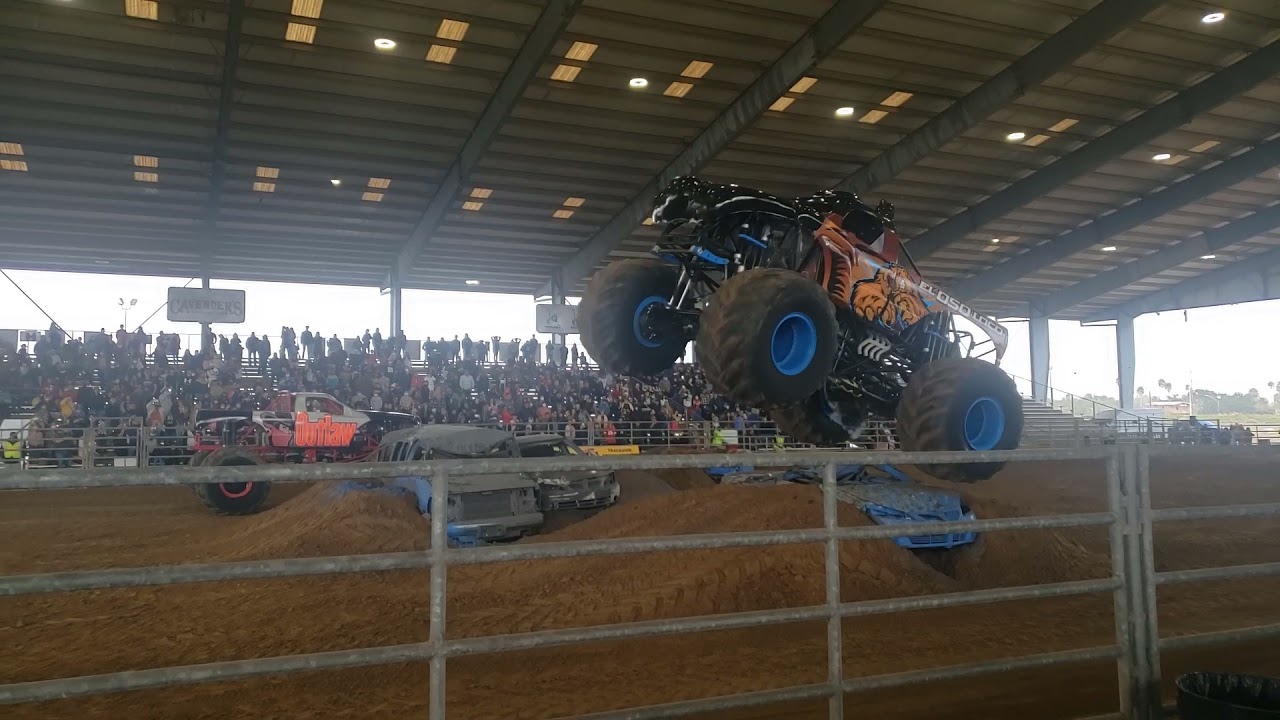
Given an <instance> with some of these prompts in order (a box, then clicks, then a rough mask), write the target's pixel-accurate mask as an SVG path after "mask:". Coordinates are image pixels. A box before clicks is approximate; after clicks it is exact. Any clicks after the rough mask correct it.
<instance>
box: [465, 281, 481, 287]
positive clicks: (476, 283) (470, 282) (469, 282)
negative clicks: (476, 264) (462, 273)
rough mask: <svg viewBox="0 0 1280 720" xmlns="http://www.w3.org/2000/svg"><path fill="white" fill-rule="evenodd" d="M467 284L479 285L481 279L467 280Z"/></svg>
mask: <svg viewBox="0 0 1280 720" xmlns="http://www.w3.org/2000/svg"><path fill="white" fill-rule="evenodd" d="M467 284H468V285H470V286H471V287H475V286H476V285H479V284H480V281H479V280H468V281H467Z"/></svg>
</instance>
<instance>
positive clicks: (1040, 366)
mask: <svg viewBox="0 0 1280 720" xmlns="http://www.w3.org/2000/svg"><path fill="white" fill-rule="evenodd" d="M1028 325H1029V326H1030V331H1029V333H1028V337H1029V339H1030V343H1031V397H1032V398H1034V399H1035V400H1037V401H1039V402H1042V403H1047V402H1048V401H1049V317H1048V316H1047V315H1045V314H1044V313H1042V312H1040V311H1038V310H1036V309H1035V308H1032V309H1031V318H1030V322H1029V323H1028Z"/></svg>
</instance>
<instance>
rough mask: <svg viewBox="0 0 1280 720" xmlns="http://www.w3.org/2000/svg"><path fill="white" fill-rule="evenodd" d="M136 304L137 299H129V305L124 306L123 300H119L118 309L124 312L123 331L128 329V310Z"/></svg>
mask: <svg viewBox="0 0 1280 720" xmlns="http://www.w3.org/2000/svg"><path fill="white" fill-rule="evenodd" d="M137 304H138V298H130V299H129V304H128V305H126V304H125V302H124V298H120V309H121V310H123V311H124V329H125V330H128V329H129V308H131V307H133V306H134V305H137Z"/></svg>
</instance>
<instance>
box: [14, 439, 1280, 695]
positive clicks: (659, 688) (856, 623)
mask: <svg viewBox="0 0 1280 720" xmlns="http://www.w3.org/2000/svg"><path fill="white" fill-rule="evenodd" d="M1152 480H1153V495H1154V502H1155V505H1156V506H1158V507H1175V506H1184V505H1204V504H1222V503H1234V502H1277V501H1280V456H1277V457H1276V458H1274V459H1261V458H1256V457H1255V458H1252V459H1247V460H1245V459H1237V460H1232V461H1230V462H1221V463H1215V462H1208V461H1190V460H1187V459H1185V458H1184V459H1179V460H1177V461H1176V462H1168V461H1159V460H1157V461H1154V462H1153V465H1152ZM622 482H623V500H624V502H623V503H622V504H621V505H620V506H619V507H616V508H613V509H610V510H608V511H605V512H601V513H598V514H594V515H593V516H590V517H585V514H584V516H578V517H574V518H572V519H573V520H577V521H578V522H573V523H569V522H568V521H566V520H564V519H558V520H556V521H555V526H557V527H559V529H557V530H554V531H552V532H550V533H548V534H545V535H543V536H541V537H540V538H537V539H535V540H534V541H535V542H545V541H553V540H581V539H594V538H612V537H626V536H644V535H674V534H687V533H704V532H724V531H745V530H764V529H783V528H801V527H817V526H819V525H820V524H821V517H822V502H821V495H820V492H819V491H818V489H817V488H813V487H804V486H782V487H730V486H725V487H721V486H715V485H712V484H710V483H709V482H704V481H702V480H701V479H699V478H695V477H693V476H691V475H689V474H688V473H680V474H675V475H673V476H672V477H670V478H664V477H661V476H658V475H650V474H644V473H629V474H626V475H625V476H624V477H622ZM949 487H952V488H955V487H956V486H949ZM959 489H960V490H962V491H963V493H964V494H965V495H966V496H967V498H968V500H969V502H970V504H971V506H972V507H973V508H974V510H975V511H976V512H977V514H978V515H979V516H980V517H984V518H990V517H1015V516H1026V515H1040V514H1053V513H1063V512H1073V511H1079V512H1089V511H1098V510H1103V509H1105V504H1106V501H1105V484H1104V479H1103V477H1102V466H1101V464H1100V463H1041V464H1025V465H1020V466H1016V467H1012V468H1009V469H1006V470H1005V471H1004V472H1003V473H1001V474H1000V475H998V476H997V477H996V478H994V479H992V480H990V481H988V482H985V483H981V484H979V485H976V486H969V487H963V488H959ZM272 502H273V507H272V508H271V509H269V510H268V511H266V512H264V513H262V514H259V515H257V516H254V517H249V518H218V517H213V516H210V515H208V514H206V513H205V511H204V510H203V508H202V507H201V506H200V504H199V503H198V502H197V501H196V500H195V498H194V497H193V496H192V494H191V493H190V492H189V491H188V490H186V489H183V488H142V489H108V490H97V491H86V490H66V491H50V492H10V493H4V494H0V573H3V574H16V573H36V572H52V571H61V570H74V569H88V568H96V567H106V566H111V567H127V566H141V565H151V564H161V563H182V562H197V561H227V560H247V559H256V558H277V557H306V556H318V555H331V554H348V553H361V552H384V551H399V550H410V549H415V548H423V547H424V546H425V545H426V537H427V532H428V527H427V523H426V522H425V521H424V520H423V518H421V517H419V516H418V515H417V514H416V513H415V512H414V510H413V508H412V507H411V506H410V505H409V504H408V503H407V502H405V501H404V499H403V498H397V497H393V496H390V495H387V494H383V493H379V492H341V488H339V487H336V486H334V485H326V486H316V487H311V488H297V487H294V486H289V487H284V486H277V487H276V488H275V492H274V496H273V500H272ZM841 520H842V523H843V524H845V525H859V524H865V523H866V522H868V521H867V520H866V519H865V518H864V517H863V516H862V515H861V514H860V513H858V512H857V511H856V510H855V509H853V508H851V507H847V508H842V512H841ZM1155 540H1156V551H1157V566H1158V569H1159V570H1169V569H1179V568H1195V567H1209V566H1218V565H1233V564H1245V563H1256V562H1268V561H1280V520H1277V519H1270V518H1268V519H1261V520H1259V519H1252V520H1231V521H1215V522H1194V523H1177V524H1162V525H1159V526H1157V534H1156V538H1155ZM841 570H842V584H843V588H842V592H843V597H844V599H845V600H846V601H850V600H857V599H873V598H887V597H895V596H909V595H924V594H931V593H939V592H949V591H958V590H967V589H976V588H987V587H997V586H1001V585H1006V586H1007V585H1022V584H1034V583H1046V582H1054V581H1060V580H1073V579H1087V578H1097V577H1104V576H1106V575H1107V574H1108V572H1109V560H1108V553H1107V545H1106V531H1105V529H1093V528H1090V529H1077V530H1068V531H1039V532H1019V533H1002V534H991V535H989V536H986V537H983V538H982V539H981V540H980V541H979V543H977V544H976V545H974V546H970V547H968V548H964V549H962V550H958V551H954V552H953V553H952V554H950V555H949V556H948V557H946V558H938V557H931V558H920V557H917V556H916V555H914V554H912V553H911V552H909V551H906V550H902V549H900V548H898V547H897V546H896V545H894V544H893V543H892V542H890V541H870V542H860V543H852V542H851V543H847V544H846V545H845V546H844V547H843V548H842V550H841ZM448 583H449V588H450V594H449V605H448V625H447V627H448V633H449V636H450V637H454V638H457V637H475V636H484V635H493V634H500V633H510V632H525V631H530V630H543V629H550V628H566V627H581V626H590V625H598V624H604V623H612V622H620V621H623V622H625V621H635V620H652V619H658V618H674V617H685V616H696V615H706V614H712V613H725V612H735V611H747V610H761V609H767V608H780V607H788V606H803V605H815V604H820V603H822V602H823V599H824V591H823V577H822V549H821V547H820V546H817V545H808V546H787V547H774V548H766V549H750V548H743V549H725V550H714V551H689V552H681V553H664V554H650V555H636V556H627V557H621V558H619V557H598V558H587V559H580V560H554V561H539V562H532V563H530V562H525V563H504V564H495V565H487V566H471V567H463V568H455V569H452V570H450V571H449V575H448ZM428 586H429V576H428V573H426V572H420V571H419V572H407V571H406V572H396V573H382V574H369V575H355V576H334V577H312V578H299V579H288V580H278V581H277V580H253V581H244V582H233V583H219V584H196V585H182V586H170V587H158V588H136V589H120V590H102V591H85V592H77V593H65V594H58V595H34V596H25V597H16V598H0V648H3V652H0V682H21V681H30V680H40V679H48V678H57V677H66V676H73V675H87V674H94V673H104V672H113V671H120V670H129V669H141V668H149V667H157V666H164V665H177V664H190V663H202V662H210V661H216V660H231V659H244V658H253V657H265V656H273V655H283V654H290V653H298V652H308V651H324V650H339V649H347V648H357V647H368V646H374V645H382V644H393V643H405V642H418V641H424V640H426V639H427V600H426V592H427V588H428ZM1277 598H1280V578H1271V579H1262V580H1250V581H1237V582H1230V583H1218V584H1214V585H1184V586H1171V587H1167V588H1164V589H1162V590H1161V591H1160V594H1159V601H1160V618H1159V623H1160V630H1161V634H1162V635H1164V636H1171V635H1181V634H1187V633H1198V632H1206V631H1212V630H1222V629H1228V628H1235V627H1245V626H1250V625H1259V624H1264V623H1274V622H1277V621H1280V602H1278V601H1277ZM1113 628H1114V626H1113V621H1112V600H1111V597H1110V596H1109V595H1099V596H1089V597H1079V598H1069V599H1058V600H1049V601H1029V602H1018V603H1005V604H999V605H988V606H978V607H969V608H952V609H946V610H937V611H927V612H915V613H910V614H902V615H886V616H875V617H869V618H858V619H853V620H849V621H847V622H846V623H845V625H844V658H845V667H846V674H847V676H848V677H859V676H866V675H874V674H881V673H887V672H897V671H904V670H914V669H922V668H928V667H934V666H942V665H953V664H959V663H966V662H972V661H979V660H987V659H993V658H999V657H1012V656H1018V655H1025V654H1032V653H1039V652H1047V651H1056V650H1068V649H1073V648H1083V647H1090V646H1095V645H1102V644H1108V643H1111V642H1112V641H1113V639H1114V629H1113ZM825 653H826V650H825V636H824V629H823V627H822V624H821V623H802V624H793V625H787V626H774V627H768V628H758V629H752V630H739V631H731V632H717V633H703V634H698V635H684V636H674V637H665V638H658V639H651V640H640V641H628V642H625V643H619V642H608V643H594V644H586V645H577V646H569V647H560V648H550V649H544V650H538V651H527V652H518V653H505V654H499V655H492V656H479V657H467V658H459V659H456V660H451V661H450V662H449V663H448V693H449V697H448V703H449V716H450V717H453V718H468V719H493V720H517V719H518V720H525V719H527V720H535V719H541V718H557V717H574V716H577V715H581V714H584V713H590V712H596V711H602V710H610V709H617V708H624V707H630V706H636V705H643V704H652V703H660V702H670V701H676V700H683V699H692V698H698V697H707V696H712V695H720V694H726V693H730V692H744V691H751V690H760V689H767V688H775V687H784V686H788V685H795V684H803V683H813V682H820V681H822V680H823V679H824V677H825V667H826V659H825ZM1189 669H1210V670H1236V671H1246V672H1255V673H1263V674H1271V675H1280V650H1277V644H1276V643H1275V641H1274V640H1273V641H1270V642H1259V643H1254V644H1249V645H1241V646H1233V647H1228V648H1221V649H1215V650H1211V651H1198V652H1197V653H1195V654H1194V655H1186V654H1184V655H1167V656H1166V657H1165V658H1164V677H1165V684H1166V687H1167V686H1169V685H1170V683H1171V679H1172V678H1173V677H1175V676H1176V675H1177V674H1179V673H1181V672H1184V671H1187V670H1189ZM1115 678H1116V674H1115V665H1114V663H1111V662H1107V663H1097V664H1088V665H1079V666H1072V667H1068V668H1065V669H1053V670H1050V671H1045V670H1038V671H1029V672H1023V673H1017V674H1013V675H1004V676H993V677H987V678H981V679H977V680H968V681H964V682H951V683H940V684H934V685H930V686H923V687H916V688H912V689H910V690H905V691H904V690H895V691H883V692H873V693H864V694H858V695H851V696H849V698H847V700H846V703H847V705H846V707H847V708H850V709H851V710H854V709H856V712H857V713H858V715H859V716H861V717H869V718H891V719H892V718H930V719H931V720H933V719H940V718H986V719H992V720H1002V719H1005V718H1008V719H1010V720H1012V719H1013V718H1018V719H1019V720H1022V719H1024V718H1031V717H1034V718H1049V719H1055V718H1073V717H1080V716H1084V715H1089V714H1097V713H1103V712H1109V711H1113V710H1114V709H1115V708H1116V697H1117V689H1116V679H1115ZM426 701H427V667H426V664H425V663H417V664H406V665H399V666H390V667H381V668H364V669H356V670H349V671H333V672H317V673H310V674H298V675H291V676H282V677H277V678H271V679H258V680H251V681H238V682H228V683H218V684H209V685H203V686H193V687H180V688H171V689H165V690H159V691H144V692H135V693H125V694H118V695H112V696H102V697H96V698H89V699H80V700H62V701H56V702H50V703H43V704H37V705H21V706H13V707H7V708H5V709H4V711H3V715H4V717H6V718H10V719H11V720H19V719H25V718H40V719H41V720H55V719H62V718H67V719H71V718H76V719H80V718H130V719H131V720H134V719H137V720H141V719H145V718H157V719H158V718H166V719H171V718H210V719H213V718H218V719H225V718H254V719H257V718H362V719H363V718H368V719H378V720H381V719H387V720H391V719H397V720H398V719H399V718H407V717H423V716H424V714H425V706H426ZM851 716H852V714H851ZM702 717H705V718H712V717H714V718H718V719H724V720H744V719H747V718H752V719H758V720H765V719H774V718H785V719H787V720H801V719H804V720H808V719H810V718H814V719H816V718H825V717H826V715H825V705H824V703H802V704H794V705H788V706H776V707H768V708H760V709H754V710H750V711H742V712H732V713H717V714H713V715H705V716H702Z"/></svg>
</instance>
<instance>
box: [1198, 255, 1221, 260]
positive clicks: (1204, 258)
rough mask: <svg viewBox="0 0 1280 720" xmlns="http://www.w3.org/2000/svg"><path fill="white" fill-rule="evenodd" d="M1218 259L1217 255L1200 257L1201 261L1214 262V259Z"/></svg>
mask: <svg viewBox="0 0 1280 720" xmlns="http://www.w3.org/2000/svg"><path fill="white" fill-rule="evenodd" d="M1216 257H1218V256H1217V255H1212V254H1210V255H1201V256H1200V259H1201V260H1212V259H1214V258H1216Z"/></svg>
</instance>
